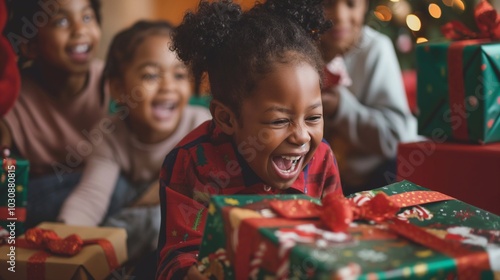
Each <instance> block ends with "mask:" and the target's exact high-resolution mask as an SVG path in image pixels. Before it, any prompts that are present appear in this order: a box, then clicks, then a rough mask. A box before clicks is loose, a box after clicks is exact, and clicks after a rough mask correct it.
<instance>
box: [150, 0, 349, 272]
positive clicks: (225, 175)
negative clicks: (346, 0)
mask: <svg viewBox="0 0 500 280" xmlns="http://www.w3.org/2000/svg"><path fill="white" fill-rule="evenodd" d="M320 3H321V1H318V0H307V1H304V0H303V1H296V0H282V1H280V0H268V1H267V2H265V4H257V5H256V6H255V7H254V8H252V9H251V10H250V11H248V12H244V13H243V12H242V11H241V7H240V6H239V5H238V4H234V3H232V1H228V0H220V1H215V2H208V1H201V2H200V5H199V7H198V11H197V13H195V14H193V13H188V14H186V16H185V17H184V21H183V23H182V24H181V25H180V26H179V27H178V28H177V29H176V33H175V35H174V41H173V46H174V49H175V50H176V51H177V53H178V54H179V57H180V58H181V59H182V60H183V61H184V62H185V63H187V64H189V65H190V66H192V67H193V71H194V73H195V75H198V77H199V76H200V75H202V73H204V72H208V77H209V81H210V89H211V90H210V92H211V94H212V96H213V100H212V101H211V105H210V111H211V113H212V116H213V120H212V121H208V122H205V123H204V124H202V125H201V126H199V127H198V128H197V129H195V130H194V131H193V132H192V133H190V134H189V135H188V136H186V138H184V139H183V140H182V141H181V142H180V143H179V145H178V146H177V147H176V148H175V149H174V150H173V151H172V152H171V153H170V154H168V156H167V157H166V159H165V162H164V164H163V167H162V170H161V177H160V199H161V205H162V227H161V233H160V241H159V245H158V250H159V265H158V269H157V278H159V279H183V278H184V277H186V278H185V279H206V278H205V277H204V276H203V275H201V274H200V272H198V270H197V268H196V266H195V264H196V262H197V253H198V250H199V246H200V243H201V238H202V233H203V229H204V226H205V220H206V216H207V207H208V204H209V201H210V196H211V195H216V194H224V195H228V194H243V193H246V194H292V193H302V194H307V195H310V196H312V197H317V198H320V197H322V196H324V195H325V194H328V193H333V192H337V193H340V194H341V193H342V189H341V186H340V178H339V176H338V170H337V165H336V161H335V158H334V155H333V153H332V151H331V150H330V148H329V146H328V144H327V143H325V142H322V138H323V109H322V106H321V73H322V69H323V63H322V61H321V57H320V54H319V52H318V50H317V47H316V45H315V42H314V41H313V39H314V38H316V39H317V38H319V34H321V33H322V32H323V31H324V30H325V29H327V28H328V27H329V24H328V22H327V21H326V20H325V19H324V17H323V10H322V6H321V5H320Z"/></svg>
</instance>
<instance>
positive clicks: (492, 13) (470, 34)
mask: <svg viewBox="0 0 500 280" xmlns="http://www.w3.org/2000/svg"><path fill="white" fill-rule="evenodd" d="M474 19H475V21H476V25H477V27H478V29H479V32H474V31H472V30H470V29H469V28H467V27H466V26H465V25H464V24H463V23H461V22H459V21H452V22H449V23H447V24H445V25H444V26H443V27H441V32H442V33H443V34H444V36H445V37H446V38H448V39H451V40H464V39H486V38H488V39H492V40H498V39H500V17H499V16H498V13H497V11H496V10H495V9H494V8H493V7H492V6H491V4H490V3H488V1H486V0H482V1H481V2H479V4H478V5H477V6H476V9H475V10H474Z"/></svg>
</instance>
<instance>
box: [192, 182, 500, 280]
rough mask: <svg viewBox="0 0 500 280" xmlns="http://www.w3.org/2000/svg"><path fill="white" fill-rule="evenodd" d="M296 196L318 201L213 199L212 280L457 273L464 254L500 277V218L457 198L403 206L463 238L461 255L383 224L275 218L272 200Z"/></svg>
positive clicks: (207, 262)
mask: <svg viewBox="0 0 500 280" xmlns="http://www.w3.org/2000/svg"><path fill="white" fill-rule="evenodd" d="M421 190H424V191H427V190H426V189H425V188H422V187H420V186H417V185H415V184H413V183H410V182H408V181H403V182H399V183H395V184H392V185H389V186H386V187H383V188H379V189H375V190H372V191H369V192H362V193H358V194H354V195H353V196H352V197H353V199H354V201H357V202H360V201H362V200H366V199H369V198H370V197H373V196H374V195H375V194H377V193H379V192H384V193H385V194H387V195H389V196H391V195H396V194H399V193H408V192H413V191H421ZM296 199H306V200H309V201H315V202H317V201H316V200H314V199H312V198H309V197H307V196H304V195H278V196H250V195H241V196H215V197H213V198H212V202H211V204H210V206H209V216H208V219H207V223H206V228H205V233H204V237H203V241H202V244H201V250H200V255H199V260H200V266H199V268H200V270H202V271H204V273H206V275H208V276H209V277H211V279H238V278H237V275H239V276H240V277H239V279H248V278H252V279H345V278H349V279H401V278H404V279H445V278H447V277H451V276H453V275H455V274H457V270H458V267H457V260H459V261H460V263H462V265H465V266H467V265H469V268H471V267H472V266H474V265H473V264H472V263H473V261H474V259H475V258H478V257H480V256H482V257H484V256H488V258H489V260H488V262H489V267H488V269H483V270H481V271H480V272H479V274H476V275H475V276H474V277H475V279H476V278H480V279H500V278H499V277H500V217H498V216H496V215H494V214H491V213H489V212H487V211H484V210H481V209H478V208H476V207H474V206H471V205H468V204H465V203H463V202H461V201H458V200H446V201H442V202H434V203H428V204H424V205H418V206H413V207H407V208H403V209H401V210H400V212H399V214H398V218H399V219H401V220H406V221H408V222H409V223H411V224H413V225H416V226H418V227H420V228H422V229H425V231H426V232H429V233H432V234H434V235H435V236H438V237H439V238H442V239H445V240H447V241H448V242H461V243H459V244H460V246H464V248H465V249H466V250H469V251H470V254H469V255H466V256H461V257H457V258H454V257H451V256H448V255H446V254H444V253H441V252H439V251H436V250H433V249H430V248H427V247H425V246H422V245H419V244H416V243H413V242H411V241H409V240H407V239H406V238H404V237H401V236H398V235H396V234H395V233H394V232H391V231H390V230H389V229H387V228H386V227H385V226H383V224H378V225H376V224H371V223H366V222H356V223H353V224H351V225H350V227H349V229H348V232H347V234H343V233H332V232H330V231H328V230H325V229H324V227H322V226H321V224H320V223H319V221H318V220H310V219H309V220H299V221H296V220H293V221H288V220H287V219H277V218H276V217H274V218H273V217H272V214H273V213H272V210H270V209H268V207H267V206H266V205H269V201H273V200H296ZM290 211H293V209H290ZM468 244H474V245H468ZM238 262H240V263H238ZM242 263H243V264H249V265H248V266H249V267H248V271H249V274H250V275H241V274H238V271H237V270H238V268H241V264H242ZM462 268H463V267H462ZM466 270H467V269H466ZM283 271H285V273H283ZM463 271H464V270H462V272H463ZM495 277H496V278H495ZM459 278H460V279H471V278H470V277H469V278H467V277H466V275H459Z"/></svg>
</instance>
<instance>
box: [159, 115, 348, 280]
mask: <svg viewBox="0 0 500 280" xmlns="http://www.w3.org/2000/svg"><path fill="white" fill-rule="evenodd" d="M330 192H340V193H342V188H341V185H340V177H339V173H338V168H337V162H336V160H335V157H334V155H333V152H332V151H331V149H330V147H329V146H328V144H327V143H326V142H322V143H321V144H320V145H319V147H318V148H317V150H316V152H315V154H314V157H313V158H312V159H311V161H310V162H309V163H308V164H307V166H306V167H305V168H304V170H303V171H302V172H301V174H300V175H299V177H298V178H297V180H296V181H295V182H294V183H293V185H292V186H291V187H290V188H289V189H287V190H283V191H280V190H274V189H269V188H268V187H267V186H266V185H265V184H264V183H263V182H262V180H261V179H260V178H259V177H258V176H257V175H256V174H255V173H254V172H253V170H252V169H251V168H250V167H249V166H248V164H247V163H246V161H245V160H244V159H243V157H242V156H241V155H240V154H239V153H238V152H237V149H236V147H235V145H234V144H233V143H232V141H231V139H230V137H229V136H227V135H226V134H224V133H222V132H221V131H220V130H219V129H217V128H216V126H215V124H214V122H212V121H207V122H205V123H203V124H202V125H200V126H199V127H198V128H196V129H195V130H193V131H192V132H191V133H190V134H188V135H187V136H186V137H185V138H184V139H183V140H182V141H181V142H180V143H179V144H178V145H177V147H176V148H175V149H174V150H172V151H171V152H170V153H169V154H168V155H167V157H166V158H165V161H164V162H163V166H162V169H161V173H160V200H161V207H162V227H161V232H160V240H159V244H158V249H159V262H158V270H157V278H158V279H182V278H183V277H184V276H185V274H186V272H187V270H188V269H189V268H190V267H191V266H192V265H193V264H195V263H196V261H197V254H198V250H199V246H200V244H201V238H202V235H203V229H204V228H205V220H206V214H207V207H208V204H209V200H210V196H212V195H234V194H279V193H288V194H291V193H303V194H308V195H310V196H312V197H317V198H321V197H322V196H324V195H325V194H327V193H330Z"/></svg>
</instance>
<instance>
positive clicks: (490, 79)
mask: <svg viewBox="0 0 500 280" xmlns="http://www.w3.org/2000/svg"><path fill="white" fill-rule="evenodd" d="M416 56H417V72H418V74H417V92H418V93H417V102H418V109H419V113H418V131H419V134H421V135H425V136H428V137H436V135H437V134H444V135H446V137H447V138H448V139H450V140H458V141H467V142H475V143H490V142H495V141H500V122H499V121H498V120H499V116H500V87H499V86H500V75H499V74H498V73H499V71H500V44H499V43H492V42H488V41H484V40H464V41H458V42H434V43H424V44H419V45H418V46H417V48H416Z"/></svg>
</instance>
